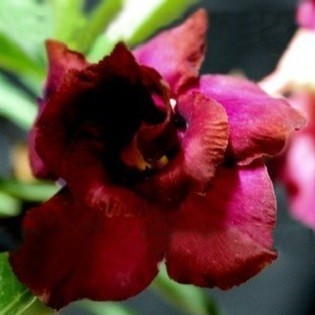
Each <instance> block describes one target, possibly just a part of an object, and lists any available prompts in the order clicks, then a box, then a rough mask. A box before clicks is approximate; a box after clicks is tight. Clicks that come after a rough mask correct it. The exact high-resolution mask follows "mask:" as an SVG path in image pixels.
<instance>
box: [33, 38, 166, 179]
mask: <svg viewBox="0 0 315 315" xmlns="http://www.w3.org/2000/svg"><path fill="white" fill-rule="evenodd" d="M153 72H154V75H153V74H152V73H153ZM151 79H152V80H157V82H156V81H155V85H156V86H159V87H161V86H162V83H161V81H160V80H161V77H160V76H159V75H158V74H157V73H156V71H154V70H153V69H151V71H149V70H148V69H147V68H145V70H144V69H143V67H142V66H139V65H138V64H137V63H136V61H135V59H134V57H133V56H132V54H131V53H130V52H129V51H128V50H127V49H126V47H125V46H124V45H122V44H120V45H117V47H116V48H115V50H114V51H113V53H112V54H111V55H110V56H108V57H105V58H104V59H103V60H102V61H101V62H100V63H98V64H96V65H91V66H89V67H87V68H86V69H84V70H82V71H77V70H69V71H68V73H67V75H66V77H65V79H64V80H63V82H62V84H61V85H60V87H59V89H58V91H57V93H55V94H54V95H53V96H52V97H51V98H50V100H49V102H48V103H47V104H46V106H45V109H44V110H43V112H42V114H41V115H40V117H39V119H38V121H37V123H36V124H35V127H34V128H35V135H36V138H35V149H36V151H37V153H38V154H39V156H40V157H41V159H42V160H43V161H44V162H45V164H46V165H48V166H49V168H50V169H52V170H53V171H54V172H55V173H57V174H58V175H59V176H62V174H61V173H60V172H61V170H60V168H61V164H62V160H63V158H64V156H65V154H66V151H67V149H68V146H69V144H70V143H71V141H72V140H73V137H74V136H75V134H76V132H77V129H78V128H80V126H81V124H85V123H86V122H87V121H88V122H89V123H92V124H93V123H95V124H96V125H101V126H102V127H103V129H104V134H105V137H106V139H107V142H111V146H112V148H111V150H114V148H113V147H114V146H116V149H117V146H119V145H121V143H123V144H125V143H126V142H128V141H130V140H131V138H132V136H133V133H134V132H135V131H136V130H137V129H138V128H139V125H140V123H141V120H142V119H145V118H146V117H142V116H145V115H146V114H147V113H148V112H150V110H151V111H153V112H154V110H155V111H156V110H157V109H156V108H154V105H153V104H152V101H151V98H150V97H151V96H150V91H149V90H148V89H147V86H146V85H145V84H146V81H150V80H151ZM150 83H151V84H153V83H152V82H150ZM156 89H157V87H156ZM161 89H162V87H161ZM154 92H155V91H154ZM158 92H160V91H158ZM150 102H151V103H150ZM153 116H154V115H153ZM122 126H123V128H122Z"/></svg>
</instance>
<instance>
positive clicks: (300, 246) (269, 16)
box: [0, 0, 315, 315]
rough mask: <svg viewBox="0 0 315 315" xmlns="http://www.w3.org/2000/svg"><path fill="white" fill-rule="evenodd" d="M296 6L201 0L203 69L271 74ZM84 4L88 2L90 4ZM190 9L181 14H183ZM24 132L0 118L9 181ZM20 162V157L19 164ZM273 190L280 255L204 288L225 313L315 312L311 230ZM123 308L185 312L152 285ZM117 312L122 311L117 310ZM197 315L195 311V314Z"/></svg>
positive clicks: (14, 225) (15, 238)
mask: <svg viewBox="0 0 315 315" xmlns="http://www.w3.org/2000/svg"><path fill="white" fill-rule="evenodd" d="M0 1H1V0H0ZM21 1H23V0H21ZM16 2H18V1H16ZM94 2H95V1H94ZM296 5H297V2H296V1H295V0H204V1H199V3H198V4H197V5H195V6H194V7H193V8H191V9H190V11H189V12H191V11H193V9H194V8H196V7H204V8H206V9H207V11H208V13H209V19H210V24H211V26H210V30H209V33H208V38H207V42H208V50H207V55H206V59H205V62H204V65H203V68H202V72H203V73H230V72H233V73H242V74H244V75H246V76H247V77H249V78H250V79H252V80H255V81H257V80H260V79H261V78H263V77H264V76H265V75H267V74H269V73H270V72H271V71H272V70H273V69H274V67H275V65H276V63H277V61H278V59H279V57H280V56H281V54H282V52H283V51H284V49H285V47H286V45H287V43H288V42H289V40H290V38H291V37H292V35H293V34H294V32H295V30H296V24H295V21H294V17H295V7H296ZM89 6H93V2H92V1H91V2H90V3H89ZM139 10H141V7H139ZM189 12H187V13H185V16H187V15H188V14H189ZM166 14H167V13H166ZM35 35H36V34H35ZM0 50H1V47H0ZM0 55H1V54H0ZM1 73H2V75H4V77H5V78H6V79H8V80H13V81H14V82H15V83H17V84H20V86H21V88H22V90H23V91H24V92H25V94H26V95H27V96H28V97H29V98H30V99H34V97H35V95H36V92H34V90H32V89H30V88H29V87H27V86H25V85H24V84H23V82H20V81H17V80H16V76H15V75H14V74H13V73H11V72H10V71H8V70H5V69H2V71H1ZM0 84H1V83H0ZM0 99H1V96H0ZM25 137H26V132H25V131H24V130H22V128H20V127H18V126H17V125H16V124H14V123H12V122H11V121H9V120H8V119H6V118H0V161H1V163H0V176H1V178H2V179H5V178H10V177H11V176H12V172H13V171H14V172H15V175H14V176H17V175H16V172H18V170H17V168H16V167H14V163H13V157H21V156H23V154H21V153H19V152H21V151H18V150H19V149H21V148H22V147H23V146H22V147H21V144H23V142H24V140H25ZM18 144H19V145H18ZM22 150H23V149H22ZM16 152H18V153H16ZM21 163H22V162H21V161H20V160H19V162H18V164H21ZM276 192H277V200H278V207H279V213H278V220H277V226H276V231H275V248H276V249H278V251H279V258H278V259H277V261H276V262H275V263H273V264H272V265H271V266H270V267H268V268H267V269H266V270H264V271H263V272H261V273H260V274H259V275H258V276H256V277H255V278H253V279H251V280H249V281H248V282H246V283H245V284H243V285H242V286H240V287H237V288H234V289H231V290H229V291H220V290H217V289H213V290H206V292H207V295H208V296H209V298H213V299H214V300H215V302H216V303H217V304H218V307H219V309H220V310H221V312H222V315H252V314H256V315H270V314H275V315H314V314H315V237H314V233H313V232H312V231H311V230H310V229H308V228H307V227H305V226H302V225H301V224H300V223H299V222H297V221H295V220H293V219H292V218H290V215H289V212H288V209H287V203H286V196H285V193H284V191H283V190H282V188H281V187H276ZM35 199H36V198H35ZM35 202H36V200H34V199H32V198H31V199H30V200H25V201H24V202H23V207H24V208H28V207H30V206H31V205H32V204H33V203H35ZM19 219H20V216H18V217H16V216H14V217H11V218H5V219H1V222H2V226H1V228H0V246H1V250H2V251H4V250H8V249H12V248H14V247H15V246H17V245H18V242H19V229H18V224H19ZM191 298H193V297H191ZM124 305H126V306H127V307H129V308H130V309H131V310H133V311H134V312H135V314H141V315H146V314H152V315H158V314H165V315H168V314H169V315H179V314H185V313H184V311H183V310H178V309H177V308H176V307H173V306H172V305H170V304H168V302H167V301H166V300H164V299H163V298H162V297H161V296H160V295H159V294H158V293H156V291H155V290H153V289H147V290H146V291H145V292H143V293H142V294H140V295H138V296H137V297H134V298H131V299H129V300H128V301H126V302H124ZM43 312H44V311H43ZM25 314H26V313H25ZM43 314H44V313H43ZM60 314H61V315H70V314H75V315H80V314H87V315H89V314H96V313H95V312H94V311H92V310H87V309H82V307H81V305H80V303H73V304H72V305H71V306H69V307H67V308H66V309H64V310H62V311H61V312H60ZM97 314H101V313H97ZM104 314H106V313H104ZM114 314H115V313H114ZM117 314H119V312H118V311H117ZM12 315H13V314H12ZM196 315H199V314H198V313H196Z"/></svg>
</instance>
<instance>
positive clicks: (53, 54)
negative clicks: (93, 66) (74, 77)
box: [45, 40, 88, 98]
mask: <svg viewBox="0 0 315 315" xmlns="http://www.w3.org/2000/svg"><path fill="white" fill-rule="evenodd" d="M46 49H47V54H48V62H49V69H48V77H47V81H46V87H45V98H48V97H50V96H51V95H52V94H53V93H55V91H56V90H57V88H58V86H59V85H60V83H61V82H62V80H63V78H64V76H65V75H66V73H67V71H68V70H69V69H76V70H82V69H84V68H86V67H87V66H88V62H87V61H86V60H85V58H84V56H83V55H82V54H80V53H78V52H75V51H72V50H70V49H68V47H67V46H66V45H65V44H63V43H61V42H58V41H56V40H47V41H46Z"/></svg>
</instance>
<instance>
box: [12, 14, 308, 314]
mask: <svg viewBox="0 0 315 315" xmlns="http://www.w3.org/2000/svg"><path fill="white" fill-rule="evenodd" d="M206 28H207V19H206V13H205V12H204V11H203V10H199V11H197V12H196V13H195V14H194V15H192V16H191V17H190V18H189V19H187V20H186V21H185V22H184V23H183V24H182V25H180V26H179V27H176V28H174V29H172V30H169V31H165V32H163V33H161V34H159V35H157V36H156V37H155V38H153V39H151V40H150V41H148V42H147V43H145V44H143V45H142V46H140V47H138V48H137V49H136V50H135V51H133V52H130V51H128V49H127V48H126V47H125V46H124V45H123V44H118V45H117V46H116V48H115V49H114V51H113V52H112V54H111V55H110V56H107V57H105V58H104V59H103V60H101V61H100V62H99V63H98V64H88V62H87V61H86V60H85V59H84V57H83V56H82V55H81V54H79V53H76V52H73V51H70V50H68V49H67V48H66V47H65V46H64V45H63V44H61V43H58V42H54V41H49V42H48V43H47V48H48V56H49V61H50V68H49V74H48V79H47V83H46V91H45V96H44V98H43V99H42V100H41V101H40V102H39V107H40V108H39V115H38V118H37V120H36V122H35V125H34V127H33V129H32V131H31V135H30V150H31V162H32V166H33V170H34V172H35V174H37V176H38V177H41V178H47V179H62V180H63V182H65V183H66V184H65V185H64V187H63V188H62V189H61V190H60V191H59V193H58V194H57V195H55V196H54V197H52V198H51V199H50V200H48V201H47V202H46V203H44V204H43V205H41V206H39V207H37V208H35V209H33V210H31V211H29V213H27V215H26V217H25V220H24V225H23V228H24V240H23V242H22V245H21V247H20V248H19V249H18V250H17V251H15V252H13V253H11V256H10V261H11V264H12V267H13V269H14V271H15V273H16V274H17V276H18V277H19V279H20V280H21V281H22V282H24V283H25V284H26V285H27V286H28V287H29V288H30V289H31V291H32V292H34V293H35V294H36V295H37V296H39V297H40V298H41V299H42V300H43V301H44V302H46V303H47V304H48V305H50V306H52V307H54V308H61V307H63V306H64V305H66V304H68V303H69V302H71V301H74V300H77V299H81V298H90V299H96V300H121V299H125V298H128V297H130V296H133V295H135V294H137V293H138V292H140V291H142V290H143V289H144V288H145V287H147V286H148V285H149V284H150V283H151V281H152V280H153V278H154V277H155V276H156V275H157V273H158V264H159V263H160V262H161V261H162V260H163V259H164V260H165V263H166V267H167V271H168V274H169V275H170V277H171V278H173V279H174V280H176V281H178V282H181V283H191V284H195V285H198V286H202V287H213V286H218V287H220V288H223V289H227V288H230V287H232V286H233V285H237V284H240V283H242V282H244V281H245V280H247V279H248V278H250V277H252V276H254V275H255V274H257V272H259V271H260V270H261V269H262V268H263V267H264V266H266V265H267V264H269V263H270V262H271V261H272V260H274V259H275V258H276V253H275V252H274V251H273V250H272V249H271V248H272V231H273V227H274V221H275V209H276V205H275V197H274V191H273V187H272V183H271V181H270V179H269V176H268V174H267V171H266V168H265V166H264V163H263V157H265V156H270V155H275V154H277V153H278V152H279V151H280V150H281V149H282V148H283V146H284V143H285V140H286V138H287V136H288V135H289V133H290V132H291V131H293V130H294V129H298V128H301V127H302V126H303V125H304V123H305V121H304V119H303V118H302V117H301V116H300V114H298V113H297V112H296V111H295V110H294V109H292V108H291V107H290V106H289V105H288V104H287V103H286V102H285V101H284V100H282V99H273V98H271V97H269V96H268V95H267V94H265V93H264V92H263V91H262V90H260V89H259V88H258V87H257V86H256V85H254V84H253V83H250V82H248V81H246V80H243V79H236V78H232V77H229V76H223V75H204V76H199V75H198V71H199V67H200V65H201V62H202V60H203V56H204V50H205V34H206Z"/></svg>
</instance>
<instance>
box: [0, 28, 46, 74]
mask: <svg viewBox="0 0 315 315" xmlns="http://www.w3.org/2000/svg"><path fill="white" fill-rule="evenodd" d="M0 47H1V50H0V68H2V69H5V70H7V71H11V72H14V73H15V74H17V75H23V76H25V75H29V76H34V77H36V78H37V79H38V80H40V79H41V78H42V77H43V76H44V68H43V67H41V66H40V65H39V64H38V63H36V62H35V61H34V60H33V59H31V58H30V57H29V56H28V54H26V53H25V52H24V51H23V50H22V49H21V48H20V47H19V46H18V44H16V43H15V42H13V41H12V40H11V39H10V38H8V37H7V36H6V35H5V34H3V33H1V32H0Z"/></svg>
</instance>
